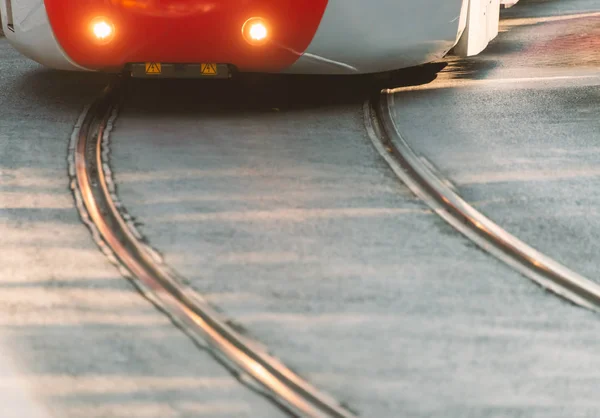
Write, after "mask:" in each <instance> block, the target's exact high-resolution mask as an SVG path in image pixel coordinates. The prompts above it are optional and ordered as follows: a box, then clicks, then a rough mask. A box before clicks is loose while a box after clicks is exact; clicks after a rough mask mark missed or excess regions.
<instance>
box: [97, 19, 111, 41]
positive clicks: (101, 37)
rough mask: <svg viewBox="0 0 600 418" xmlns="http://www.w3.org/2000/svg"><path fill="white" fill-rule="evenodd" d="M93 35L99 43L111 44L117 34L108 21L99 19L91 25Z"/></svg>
mask: <svg viewBox="0 0 600 418" xmlns="http://www.w3.org/2000/svg"><path fill="white" fill-rule="evenodd" d="M91 29H92V33H93V34H94V37H95V38H96V40H97V41H100V42H109V41H110V40H111V39H112V37H113V36H114V33H115V28H114V26H113V25H112V24H110V22H109V21H107V20H106V19H101V18H97V19H94V20H93V21H92V24H91Z"/></svg>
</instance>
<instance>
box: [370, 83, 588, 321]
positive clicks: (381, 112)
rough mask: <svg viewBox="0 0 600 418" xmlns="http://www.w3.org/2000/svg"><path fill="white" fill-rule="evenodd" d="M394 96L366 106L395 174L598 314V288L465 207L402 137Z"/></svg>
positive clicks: (481, 241) (529, 272)
mask: <svg viewBox="0 0 600 418" xmlns="http://www.w3.org/2000/svg"><path fill="white" fill-rule="evenodd" d="M393 109H394V96H393V94H392V93H391V92H390V91H388V90H382V92H381V94H380V95H379V97H377V98H375V99H373V100H371V101H367V102H365V103H364V106H363V110H364V116H365V125H366V127H367V131H368V134H369V137H370V138H371V140H372V142H373V144H374V146H375V148H376V149H377V151H378V152H379V154H380V155H381V156H382V157H383V159H384V160H385V161H386V162H387V163H388V164H389V166H390V167H391V169H392V170H393V171H394V173H395V174H396V176H397V177H398V178H399V179H400V180H401V181H402V182H403V183H404V184H406V186H407V187H408V188H409V189H410V190H411V191H412V192H413V193H414V194H415V195H416V196H417V197H419V198H420V199H422V200H423V201H424V202H425V203H426V204H427V205H428V206H429V207H430V208H431V209H432V210H433V211H434V212H436V213H437V214H438V215H439V216H440V217H441V218H442V219H444V220H445V221H446V222H447V223H449V224H450V225H451V226H452V227H453V228H454V229H456V230H457V231H459V232H460V233H462V234H463V235H464V236H466V237H467V238H468V239H469V240H471V241H472V242H473V243H475V244H476V245H478V246H479V247H480V248H481V249H483V250H484V251H486V252H488V253H490V254H491V255H493V256H495V257H496V258H497V259H499V260H500V261H502V262H504V263H505V264H507V265H509V266H510V267H512V268H513V269H515V270H516V271H518V272H519V273H521V274H522V275H524V276H525V277H528V278H529V279H531V280H533V281H534V282H536V283H537V284H539V285H541V286H542V287H543V288H545V289H547V290H549V291H551V292H553V293H555V294H557V295H559V296H560V297H562V298H564V299H566V300H568V301H570V302H572V303H574V304H576V305H579V306H582V307H585V308H588V309H591V310H593V311H596V312H600V285H599V284H598V283H596V282H595V281H593V280H591V279H589V278H587V277H584V276H582V275H580V274H578V273H576V272H574V271H572V270H570V269H569V268H567V267H566V266H564V265H562V264H560V263H559V262H557V261H556V260H554V259H552V258H551V257H549V256H547V255H545V254H543V253H541V252H539V251H537V250H536V249H534V248H532V247H531V246H529V245H528V244H527V243H525V242H523V241H521V240H520V239H519V238H517V237H515V236H513V235H511V234H510V233H509V232H508V231H506V230H505V229H503V228H502V227H500V226H499V225H497V224H496V223H494V222H493V221H492V220H490V219H489V218H487V217H486V216H485V215H484V214H482V213H481V212H479V211H478V210H477V209H475V208H474V207H473V206H472V205H470V204H469V203H467V202H466V201H465V200H464V199H463V198H462V197H461V196H460V195H459V194H458V193H457V192H456V191H455V190H454V189H453V187H451V186H449V185H448V182H447V181H446V179H444V178H443V177H442V176H441V175H439V174H438V173H437V172H435V171H434V170H433V169H432V168H431V167H430V166H429V165H428V164H427V163H426V162H424V161H423V159H422V158H421V157H420V156H419V155H418V154H417V153H416V152H415V151H414V150H413V149H412V148H411V146H410V145H409V144H408V142H407V141H406V140H405V139H404V138H403V136H402V134H401V131H400V128H399V127H398V126H397V124H396V122H395V120H394V117H393Z"/></svg>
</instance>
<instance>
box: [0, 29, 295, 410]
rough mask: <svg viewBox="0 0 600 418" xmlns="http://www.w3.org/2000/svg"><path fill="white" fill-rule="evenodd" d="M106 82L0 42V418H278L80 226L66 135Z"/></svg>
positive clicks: (270, 407) (1, 40)
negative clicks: (34, 59)
mask: <svg viewBox="0 0 600 418" xmlns="http://www.w3.org/2000/svg"><path fill="white" fill-rule="evenodd" d="M106 81H107V80H106V78H105V77H103V76H96V75H90V74H85V75H83V74H72V73H71V74H70V73H59V72H52V71H47V70H43V69H41V68H40V67H39V66H38V65H36V64H34V63H31V62H29V61H27V60H26V59H24V58H21V57H20V56H18V54H17V53H16V52H15V51H13V50H12V49H11V48H9V46H8V45H7V43H6V41H5V40H4V39H0V260H1V262H0V277H1V278H2V280H1V281H0V286H1V287H2V291H1V292H0V312H2V314H0V375H1V377H2V378H1V379H0V389H1V390H0V399H1V400H2V406H1V407H0V415H1V416H2V417H11V418H12V417H15V418H16V417H37V416H40V417H41V416H52V417H60V418H67V417H73V418H76V417H77V418H81V417H127V418H129V417H144V418H148V417H152V418H164V417H197V416H202V417H205V416H206V417H232V416H235V417H242V416H243V417H257V416H260V417H280V416H284V415H283V414H282V412H281V411H280V410H279V409H277V408H275V407H274V406H273V405H272V404H271V403H270V402H267V401H266V400H264V399H263V398H262V397H260V396H257V395H256V394H255V393H254V392H252V391H250V390H249V389H247V388H246V387H245V386H242V385H241V384H240V383H239V382H238V381H237V380H236V379H235V378H233V377H232V376H230V375H229V374H228V372H227V371H226V370H225V369H224V368H223V367H222V366H221V365H219V364H218V363H216V362H215V361H214V360H213V358H212V357H210V356H209V355H208V354H207V353H205V352H203V351H202V350H200V349H198V348H197V347H196V346H195V345H194V344H192V342H191V341H190V340H189V339H188V338H187V337H186V336H185V335H184V334H183V333H182V332H181V331H180V330H179V329H177V328H175V327H174V326H173V325H172V323H171V322H170V321H169V320H168V319H167V318H166V317H165V316H164V315H163V314H161V313H160V312H158V311H157V310H156V309H155V308H154V307H153V306H152V305H150V304H149V303H148V302H147V301H146V300H145V299H143V298H142V297H141V296H140V295H139V294H138V292H137V291H136V290H134V288H133V286H131V285H130V284H129V282H127V281H126V280H124V279H123V278H122V277H121V275H120V274H119V271H118V270H116V269H115V268H114V266H113V265H112V264H110V263H109V262H108V260H107V259H106V257H105V256H104V255H103V254H102V253H101V252H100V251H99V250H98V248H97V247H96V245H95V244H94V242H93V240H92V239H91V236H90V234H89V232H88V230H87V229H86V227H85V226H83V224H82V223H81V221H80V219H79V216H78V214H77V211H76V209H75V208H74V204H73V197H72V195H71V191H70V189H69V179H68V175H67V158H66V156H67V150H68V144H69V138H70V135H71V132H72V131H73V126H74V124H75V121H76V120H77V118H78V117H79V114H80V113H81V111H82V109H83V106H84V105H85V104H88V103H89V102H90V101H91V100H93V98H94V97H95V96H96V95H97V94H98V93H99V92H100V91H101V89H102V87H103V86H104V85H105V84H106ZM20 399H21V400H22V401H20V402H19V400H20ZM34 409H35V411H33V410H34ZM36 414H38V415H36Z"/></svg>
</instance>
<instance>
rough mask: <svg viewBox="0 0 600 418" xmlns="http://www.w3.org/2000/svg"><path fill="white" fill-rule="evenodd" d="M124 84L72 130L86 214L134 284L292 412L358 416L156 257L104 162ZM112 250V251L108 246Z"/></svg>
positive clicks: (322, 417) (76, 178)
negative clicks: (125, 212) (130, 220)
mask: <svg viewBox="0 0 600 418" xmlns="http://www.w3.org/2000/svg"><path fill="white" fill-rule="evenodd" d="M119 97H120V95H119V88H118V85H116V84H113V85H111V86H109V87H107V89H106V90H105V92H104V93H103V95H102V97H101V98H99V99H98V100H97V101H96V102H95V103H94V104H93V105H91V106H90V107H89V108H88V109H87V111H86V112H85V113H84V115H82V117H81V119H80V121H79V122H78V125H77V126H76V131H75V132H74V133H73V139H72V144H71V153H72V154H74V155H72V156H71V157H70V160H71V168H70V174H71V176H72V188H73V189H74V192H75V199H76V200H77V203H78V206H79V207H80V211H82V213H81V215H82V219H83V220H84V221H85V222H86V223H87V224H88V226H89V227H90V228H91V229H92V234H94V235H96V234H98V235H99V236H100V237H101V238H102V241H103V242H104V243H105V245H106V246H107V247H108V249H106V248H105V252H109V253H112V254H113V255H114V256H115V257H116V259H118V261H119V262H120V265H121V266H123V267H125V269H126V270H127V271H128V272H129V273H130V277H131V278H132V279H133V282H134V284H135V285H136V286H137V287H138V289H139V290H140V291H141V292H142V294H143V295H144V296H146V297H147V298H148V299H149V300H150V301H151V302H152V303H154V304H155V305H156V306H157V307H158V308H159V309H161V310H162V311H163V312H165V313H166V314H167V315H168V316H169V317H170V318H171V320H172V321H173V322H175V323H176V324H177V325H178V326H180V327H181V328H182V329H183V330H184V331H185V332H186V333H187V334H188V335H189V336H190V337H191V338H192V339H193V340H194V341H195V342H196V343H198V344H200V345H202V346H205V347H207V348H208V349H209V350H210V352H211V353H212V354H213V355H214V356H215V357H216V358H217V359H219V361H221V362H222V363H223V364H224V365H225V366H226V367H228V368H229V369H230V371H232V372H233V373H234V374H235V375H236V376H238V378H239V379H240V381H242V382H243V383H245V384H248V385H249V386H250V387H252V388H253V389H255V390H257V391H259V392H260V393H262V394H263V395H265V396H266V397H268V398H270V399H271V400H273V401H275V402H276V403H277V404H278V405H279V406H280V407H282V408H283V409H284V410H285V411H287V412H288V413H290V414H292V415H294V416H299V417H311V418H353V417H355V415H354V414H353V413H352V412H350V411H348V410H346V409H345V408H344V407H342V406H341V405H340V404H339V403H338V402H337V401H336V400H335V399H333V398H332V397H330V396H329V395H327V394H325V393H323V392H321V391H319V390H318V389H316V388H315V387H313V386H311V385H310V384H309V383H308V382H306V381H305V380H304V379H302V378H301V377H299V376H298V375H297V374H295V373H294V372H292V371H291V370H290V369H288V368H287V367H286V366H285V365H283V364H282V363H281V362H279V361H278V360H277V359H275V358H274V357H272V356H270V355H269V354H268V353H267V352H266V351H265V350H264V349H263V348H262V346H261V345H260V344H259V343H257V342H255V341H253V340H251V339H249V338H247V337H245V336H243V335H241V334H240V333H238V332H237V331H236V330H235V329H233V328H232V327H231V326H229V325H228V324H227V321H226V320H225V319H224V318H222V317H221V315H219V314H218V313H217V312H216V311H215V310H214V309H212V308H211V307H210V306H209V305H208V304H207V303H206V302H205V301H204V300H203V299H202V298H201V297H200V296H199V295H198V294H197V293H196V292H194V291H193V290H192V289H190V288H189V287H187V286H184V285H183V284H182V283H181V281H180V280H179V279H178V278H177V277H176V276H175V275H174V274H173V273H172V272H170V271H169V269H168V268H167V267H166V266H164V265H162V263H160V262H158V261H157V260H156V257H153V254H152V252H151V250H150V249H149V247H147V246H146V245H145V244H143V243H142V242H141V241H140V239H139V238H137V237H136V234H134V233H133V232H132V230H131V229H130V227H129V226H128V225H127V222H126V221H125V220H124V218H123V216H122V214H121V212H120V211H119V209H118V208H117V204H116V202H115V199H113V195H112V194H111V191H110V190H109V189H110V188H109V186H108V184H107V180H106V176H105V172H104V171H105V169H108V165H107V162H106V161H103V149H102V144H103V138H104V139H106V137H107V136H108V133H109V131H110V128H109V129H107V126H109V125H110V124H112V119H111V115H113V114H114V115H116V111H115V109H116V108H117V101H118V99H119ZM107 250H108V251H107Z"/></svg>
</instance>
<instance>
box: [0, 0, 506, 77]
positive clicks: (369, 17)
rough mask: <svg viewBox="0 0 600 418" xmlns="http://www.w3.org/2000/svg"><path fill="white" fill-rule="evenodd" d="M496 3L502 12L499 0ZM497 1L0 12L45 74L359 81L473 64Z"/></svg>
mask: <svg viewBox="0 0 600 418" xmlns="http://www.w3.org/2000/svg"><path fill="white" fill-rule="evenodd" d="M503 1H504V0H503ZM499 10H500V0H395V1H390V0H380V1H372V0H246V1H240V0H86V1H73V0H0V12H1V17H2V25H3V29H4V32H5V35H6V37H7V39H8V41H9V42H10V43H11V44H12V45H13V46H14V47H15V48H16V49H17V50H18V51H20V52H21V53H22V54H23V55H26V56H27V57H29V58H31V59H33V60H35V61H37V62H39V63H41V64H43V65H45V66H47V67H50V68H55V69H60V70H74V71H103V72H111V73H116V72H122V71H131V72H132V73H133V74H134V75H135V74H137V75H140V76H148V77H152V76H177V75H186V76H194V75H196V76H199V77H200V76H206V77H220V76H227V75H229V74H230V73H231V72H232V71H240V72H268V73H281V72H283V73H296V74H364V73H377V72H384V71H390V70H396V69H400V68H405V67H411V66H416V65H420V64H423V63H426V62H431V61H434V60H437V59H439V58H441V57H443V56H444V55H445V54H447V53H448V51H450V50H451V49H453V50H454V51H455V52H456V53H457V54H459V55H463V56H470V55H475V54H478V53H479V52H481V51H482V50H483V49H484V48H485V47H486V46H487V44H488V42H489V41H490V40H492V39H493V38H494V37H495V36H496V35H497V34H498V21H499Z"/></svg>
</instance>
